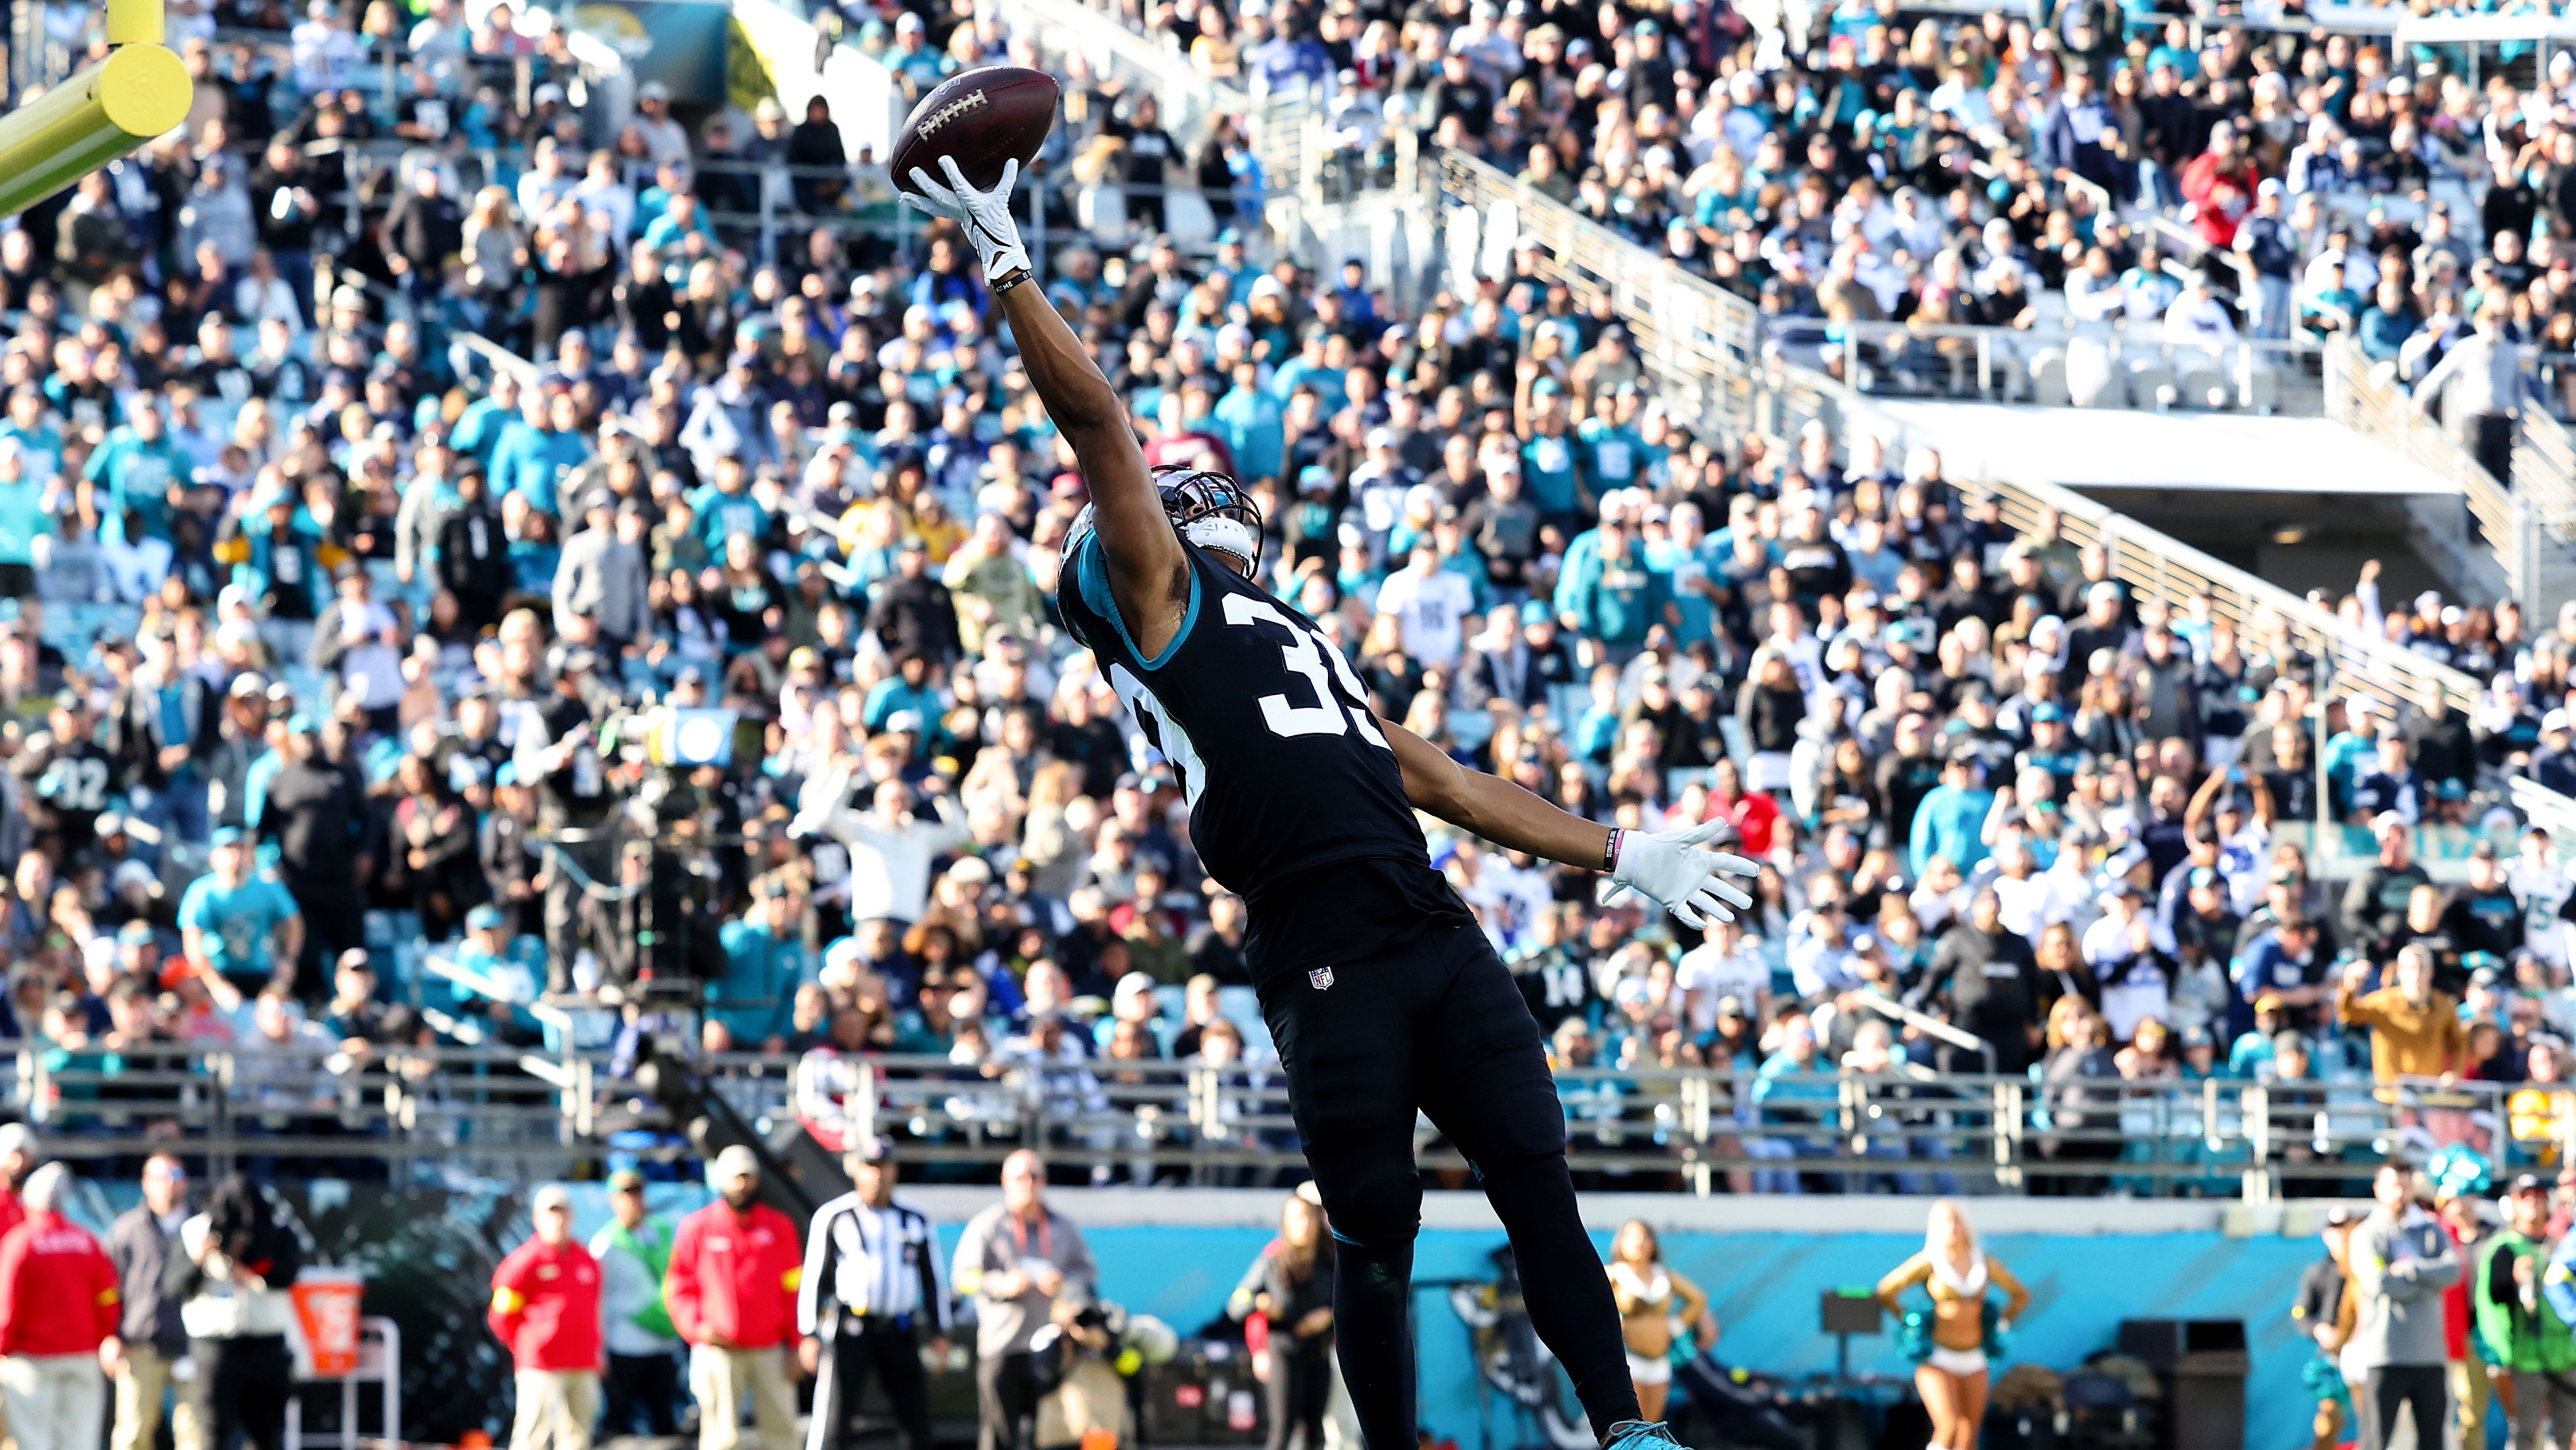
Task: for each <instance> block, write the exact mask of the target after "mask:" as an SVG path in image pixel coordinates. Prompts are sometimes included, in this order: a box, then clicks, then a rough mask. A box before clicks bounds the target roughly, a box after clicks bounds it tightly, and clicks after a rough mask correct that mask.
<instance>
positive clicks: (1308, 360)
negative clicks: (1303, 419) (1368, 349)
mask: <svg viewBox="0 0 2576 1450" xmlns="http://www.w3.org/2000/svg"><path fill="white" fill-rule="evenodd" d="M1350 361H1351V345H1350V343H1349V342H1347V341H1345V340H1344V339H1343V338H1342V336H1341V335H1340V334H1339V333H1331V332H1326V331H1325V330H1324V325H1323V324H1322V323H1320V322H1310V323H1307V324H1306V332H1305V341H1304V342H1303V344H1302V345H1300V347H1299V348H1298V351H1297V355H1296V356H1295V357H1293V358H1290V359H1289V360H1288V361H1287V362H1286V363H1283V364H1282V365H1280V367H1279V369H1278V370H1277V371H1276V372H1273V373H1272V374H1271V375H1270V394H1271V396H1272V397H1275V398H1285V397H1287V396H1288V395H1289V394H1291V393H1294V392H1296V391H1297V390H1298V389H1299V388H1301V387H1306V388H1313V389H1314V390H1315V396H1316V398H1317V399H1319V400H1320V401H1321V402H1322V403H1323V405H1324V416H1325V417H1328V418H1329V417H1331V416H1332V415H1333V414H1335V413H1338V412H1340V411H1341V410H1342V408H1343V406H1344V405H1346V404H1348V403H1349V402H1350V400H1351V390H1350V384H1349V383H1348V382H1347V381H1345V380H1344V377H1343V374H1344V372H1345V371H1346V370H1347V369H1348V368H1349V367H1350Z"/></svg>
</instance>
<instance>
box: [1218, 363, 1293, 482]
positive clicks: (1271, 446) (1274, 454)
mask: <svg viewBox="0 0 2576 1450" xmlns="http://www.w3.org/2000/svg"><path fill="white" fill-rule="evenodd" d="M1287 416H1288V409H1287V407H1286V406H1285V405H1284V404H1282V403H1281V402H1280V401H1279V398H1278V397H1277V396H1276V395H1274V394H1271V393H1265V392H1263V391H1262V390H1261V366H1260V364H1258V363H1254V362H1250V361H1245V362H1239V363H1236V364H1235V365H1234V386H1233V387H1232V388H1229V389H1227V390H1226V394H1225V396H1224V397H1222V398H1219V399H1217V400H1216V411H1215V414H1214V418H1215V422H1216V428H1215V430H1214V431H1215V433H1216V436H1217V437H1219V438H1222V439H1224V440H1225V446H1226V451H1227V452H1229V453H1232V454H1233V455H1234V466H1235V470H1236V472H1237V473H1239V474H1240V475H1241V476H1242V478H1243V481H1244V482H1245V483H1246V484H1247V485H1249V484H1251V483H1252V482H1253V481H1255V480H1257V479H1264V478H1277V477H1278V476H1279V470H1280V468H1281V467H1282V466H1283V464H1284V461H1285V459H1286V458H1287V453H1288V430H1287V427H1286V426H1285V424H1286V419H1287Z"/></svg>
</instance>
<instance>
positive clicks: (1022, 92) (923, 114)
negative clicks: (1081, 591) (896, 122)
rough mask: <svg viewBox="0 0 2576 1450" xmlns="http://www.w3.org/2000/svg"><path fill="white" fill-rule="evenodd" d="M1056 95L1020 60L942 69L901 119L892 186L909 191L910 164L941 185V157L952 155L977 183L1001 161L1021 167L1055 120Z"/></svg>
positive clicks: (990, 180) (990, 178)
mask: <svg viewBox="0 0 2576 1450" xmlns="http://www.w3.org/2000/svg"><path fill="white" fill-rule="evenodd" d="M1061 94H1062V91H1061V90H1060V88H1059V87H1058V86H1057V85H1056V79H1055V77H1053V76H1051V75H1048V74H1047V73H1046V72H1045V71H1042V70H1030V69H1028V68H1027V67H1025V66H1016V65H995V66H986V67H984V68H983V69H982V70H970V71H962V72H960V73H958V74H956V75H953V76H950V77H949V78H948V79H947V80H946V81H943V82H941V84H940V86H939V88H938V89H937V90H934V91H932V92H931V93H930V94H929V95H927V96H924V97H922V99H921V104H920V105H918V106H915V107H913V108H912V114H911V115H910V116H908V117H906V118H905V119H904V123H903V132H902V134H901V135H898V136H897V137H895V141H894V156H893V158H892V160H891V169H892V170H893V172H894V183H895V185H896V186H899V187H901V188H903V189H904V190H906V191H909V190H911V189H912V169H913V168H914V167H916V166H918V167H920V168H921V169H922V170H924V171H926V172H928V173H930V177H931V179H932V180H933V181H937V182H940V183H942V184H943V185H944V184H946V182H947V180H948V173H947V172H945V171H943V170H941V169H940V166H939V158H940V157H942V156H954V157H956V158H957V169H958V170H960V171H963V172H965V173H966V180H967V181H968V182H970V183H972V184H973V185H975V186H977V187H982V188H990V187H992V186H993V185H994V184H995V183H997V182H999V181H1000V180H1001V179H1002V167H1003V166H1004V165H1005V164H1006V163H1009V162H1012V161H1017V162H1019V163H1020V166H1021V168H1022V169H1023V170H1025V169H1027V167H1028V164H1029V158H1030V157H1032V156H1035V155H1037V154H1038V148H1039V147H1040V146H1043V145H1045V144H1046V138H1047V132H1048V131H1050V130H1052V129H1054V127H1055V108H1056V101H1057V98H1058V97H1059V96H1060V95H1061Z"/></svg>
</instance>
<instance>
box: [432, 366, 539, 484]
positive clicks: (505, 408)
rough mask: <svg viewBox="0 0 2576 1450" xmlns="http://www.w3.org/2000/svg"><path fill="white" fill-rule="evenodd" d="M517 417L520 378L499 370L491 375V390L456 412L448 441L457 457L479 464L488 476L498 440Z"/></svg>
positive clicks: (497, 451) (510, 428)
mask: <svg viewBox="0 0 2576 1450" xmlns="http://www.w3.org/2000/svg"><path fill="white" fill-rule="evenodd" d="M520 421H521V420H520V417H519V380H518V378H517V377H516V376H514V375H512V374H510V373H501V374H498V375H497V376H495V377H494V378H493V379H492V391H490V392H489V393H486V394H484V395H483V396H482V397H479V398H476V399H475V400H474V401H473V402H470V403H468V404H466V405H465V411H464V412H463V413H461V414H459V415H457V419H456V428H455V431H453V432H451V433H449V434H448V435H447V444H448V446H449V447H451V448H453V449H455V450H456V452H457V455H458V456H459V457H463V458H471V459H473V460H474V461H475V462H477V463H480V464H482V465H483V471H484V473H485V474H486V475H487V476H488V475H489V474H490V473H491V471H492V460H493V458H494V456H495V455H497V454H498V453H499V452H500V449H501V440H502V439H503V438H505V437H507V436H509V434H510V432H511V430H512V428H513V426H514V425H516V424H518V423H519V422H520Z"/></svg>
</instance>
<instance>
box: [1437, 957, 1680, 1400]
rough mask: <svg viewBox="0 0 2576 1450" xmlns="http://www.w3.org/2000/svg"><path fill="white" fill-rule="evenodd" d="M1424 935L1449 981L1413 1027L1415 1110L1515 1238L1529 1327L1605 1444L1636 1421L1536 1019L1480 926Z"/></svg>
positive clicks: (1624, 1354) (1622, 1344)
mask: <svg viewBox="0 0 2576 1450" xmlns="http://www.w3.org/2000/svg"><path fill="white" fill-rule="evenodd" d="M1429 941H1430V942H1436V943H1437V944H1438V945H1439V947H1440V951H1441V962H1440V969H1441V971H1442V973H1443V975H1444V976H1445V978H1446V981H1447V986H1446V988H1445V990H1444V991H1443V992H1442V993H1441V996H1440V999H1439V1001H1438V1003H1437V1004H1436V1005H1435V1006H1434V1007H1433V1009H1432V1010H1431V1011H1429V1012H1427V1013H1425V1014H1423V1016H1422V1017H1421V1019H1420V1023H1419V1030H1420V1033H1421V1039H1420V1042H1419V1044H1418V1048H1417V1050H1418V1052H1419V1063H1418V1066H1417V1069H1416V1073H1415V1078H1416V1090H1417V1091H1418V1092H1419V1093H1420V1094H1421V1098H1420V1101H1421V1103H1422V1109H1423V1111H1424V1112H1426V1113H1429V1114H1430V1115H1431V1121H1432V1122H1434V1123H1436V1124H1438V1125H1439V1127H1440V1130H1441V1131H1442V1132H1444V1133H1447V1134H1448V1135H1449V1140H1450V1141H1451V1142H1453V1143H1455V1144H1457V1145H1458V1149H1459V1151H1460V1152H1462V1153H1464V1154H1466V1155H1467V1161H1468V1162H1470V1163H1472V1164H1474V1165H1475V1167H1476V1173H1477V1176H1478V1177H1479V1178H1480V1179H1482V1180H1483V1182H1484V1188H1485V1197H1486V1198H1487V1199H1488V1200H1490V1201H1491V1202H1492V1203H1493V1205H1494V1213H1495V1215H1496V1216H1497V1217H1499V1218H1501V1219H1502V1221H1503V1229H1504V1231H1505V1232H1506V1233H1508V1234H1509V1235H1510V1236H1511V1241H1512V1256H1513V1257H1514V1258H1515V1259H1516V1260H1518V1261H1519V1264H1520V1271H1521V1289H1522V1293H1523V1296H1524V1298H1525V1299H1526V1301H1527V1303H1528V1305H1529V1315H1530V1327H1531V1328H1533V1329H1535V1330H1536V1331H1538V1337H1539V1338H1540V1339H1541V1340H1542V1341H1544V1342H1545V1343H1546V1345H1547V1347H1548V1350H1549V1352H1550V1353H1552V1354H1554V1355H1555V1356H1556V1360H1557V1363H1559V1364H1561V1365H1563V1366H1564V1367H1565V1372H1566V1375H1567V1377H1568V1378H1570V1379H1572V1380H1573V1382H1574V1393H1575V1397H1576V1398H1577V1399H1579V1400H1581V1401H1582V1402H1583V1411H1584V1414H1585V1415H1586V1416H1587V1417H1588V1418H1589V1419H1590V1420H1591V1422H1592V1430H1593V1433H1594V1434H1596V1435H1599V1436H1600V1437H1601V1438H1602V1439H1603V1440H1604V1441H1605V1442H1606V1441H1607V1440H1608V1439H1609V1438H1610V1427H1611V1426H1613V1425H1615V1424H1618V1423H1620V1422H1621V1421H1624V1420H1636V1419H1640V1418H1643V1417H1642V1416H1640V1415H1639V1414H1638V1413H1637V1390H1636V1386H1635V1385H1634V1384H1633V1383H1632V1382H1631V1381H1630V1380H1629V1377H1628V1345H1627V1341H1626V1340H1625V1339H1624V1338H1623V1337H1622V1336H1621V1334H1620V1332H1619V1307H1618V1304H1617V1303H1616V1302H1615V1301H1614V1300H1613V1299H1612V1298H1611V1297H1610V1277H1609V1274H1608V1272H1607V1271H1605V1270H1604V1269H1603V1268H1602V1267H1601V1255H1600V1253H1599V1252H1598V1251H1597V1250H1595V1249H1594V1248H1593V1246H1592V1237H1591V1235H1590V1234H1588V1233H1586V1232H1585V1231H1584V1228H1583V1215H1582V1213H1581V1211H1580V1210H1579V1209H1578V1208H1577V1206H1576V1204H1575V1198H1574V1178H1573V1175H1572V1174H1571V1173H1569V1172H1568V1171H1567V1169H1566V1166H1565V1108H1564V1106H1563V1105H1562V1104H1561V1103H1559V1102H1558V1101H1557V1096H1556V1078H1555V1076H1554V1075H1553V1074H1551V1073H1550V1072H1549V1071H1548V1066H1547V1051H1546V1048H1545V1047H1544V1046H1543V1045H1542V1044H1541V1043H1540V1041H1539V1035H1538V1023H1537V1022H1536V1021H1535V1020H1533V1019H1532V1018H1531V1017H1530V1014H1529V1005H1528V1004H1527V1003H1526V1002H1525V1001H1523V1000H1522V998H1521V993H1520V987H1519V986H1518V985H1517V984H1515V983H1514V982H1513V981H1512V974H1511V969H1510V968H1508V967H1505V966H1504V965H1503V961H1502V958H1500V957H1498V956H1496V955H1494V948H1493V945H1492V944H1491V943H1489V942H1487V941H1486V940H1485V935H1484V933H1483V932H1481V931H1478V930H1476V929H1475V928H1473V927H1461V928H1459V929H1457V930H1456V931H1454V932H1449V933H1445V934H1443V935H1442V936H1439V937H1435V938H1431V939H1429ZM1426 944H1428V943H1426Z"/></svg>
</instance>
